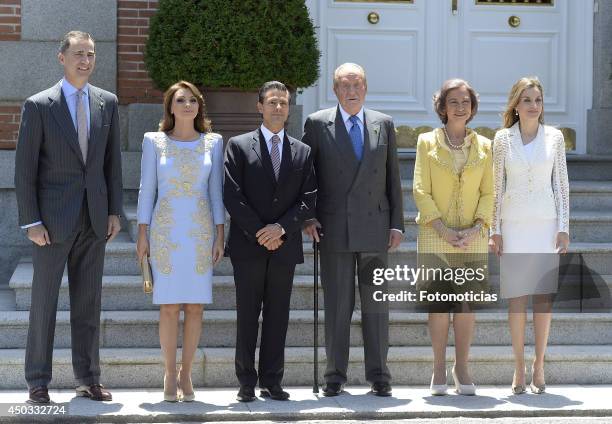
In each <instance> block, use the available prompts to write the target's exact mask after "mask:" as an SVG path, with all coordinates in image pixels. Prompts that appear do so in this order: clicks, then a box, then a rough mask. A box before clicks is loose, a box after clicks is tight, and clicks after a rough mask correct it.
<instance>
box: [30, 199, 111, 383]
mask: <svg viewBox="0 0 612 424" xmlns="http://www.w3.org/2000/svg"><path fill="white" fill-rule="evenodd" d="M105 244H106V241H105V239H103V238H98V237H97V236H96V234H95V233H94V231H93V228H92V226H91V221H90V219H89V213H88V210H87V200H86V198H85V200H84V201H83V205H82V207H81V212H80V214H79V220H78V222H75V228H74V230H73V231H72V233H71V235H70V237H68V238H67V239H66V240H65V241H63V242H61V243H54V242H53V239H52V240H51V244H50V245H47V246H42V247H41V246H38V245H35V246H34V252H33V255H32V262H33V266H34V277H33V280H32V303H31V307H30V324H29V329H28V340H27V346H26V359H25V378H26V381H27V383H28V386H29V387H30V388H32V387H36V386H46V385H48V384H49V382H50V381H51V377H52V368H51V364H52V361H53V339H54V336H55V317H56V313H57V300H58V296H59V289H60V285H61V281H62V275H63V273H64V268H65V267H66V265H68V284H69V295H70V329H71V344H72V367H73V370H74V376H75V378H76V379H77V381H78V382H79V384H86V385H90V384H95V383H99V378H100V361H99V339H100V306H101V300H100V298H101V291H102V272H103V268H104V248H105Z"/></svg>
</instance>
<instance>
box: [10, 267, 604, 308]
mask: <svg viewBox="0 0 612 424" xmlns="http://www.w3.org/2000/svg"><path fill="white" fill-rule="evenodd" d="M491 256H492V255H491ZM493 260H495V258H494V257H493ZM572 272H574V271H572ZM32 274H33V270H32V266H31V264H30V263H27V262H22V263H20V264H19V265H18V266H17V268H16V269H15V272H14V273H13V276H12V277H11V280H10V288H11V290H12V291H14V294H13V296H12V299H13V304H12V305H10V306H9V307H5V308H4V310H15V309H16V310H29V309H30V300H31V288H32ZM400 278H405V277H403V276H402V277H400ZM313 280H314V277H313V276H312V275H296V276H295V277H294V280H293V290H292V293H291V309H292V310H312V309H313V306H314V293H313V288H314V286H313ZM581 281H582V285H583V290H582V295H581V294H580V293H581V292H580V284H581V283H580V282H581ZM490 284H491V288H492V291H493V292H494V293H499V275H497V274H492V275H490ZM594 290H596V292H595V291H594ZM402 292H409V293H414V294H415V295H416V292H417V290H416V288H415V287H414V286H412V285H411V284H410V282H409V281H405V280H403V281H402V280H397V281H395V280H393V281H390V284H389V293H391V294H395V295H398V294H401V293H402ZM611 292H612V275H584V274H583V276H582V280H581V279H580V276H579V275H576V274H571V275H566V276H564V277H563V280H561V290H560V292H559V294H558V296H557V298H556V300H555V304H554V310H555V311H564V312H571V311H576V312H578V311H582V312H584V311H597V312H600V311H603V310H608V309H610V307H611V306H610V305H612V301H611V299H610V293H611ZM318 298H319V301H318V302H319V309H321V310H322V309H323V291H322V289H321V286H320V284H319V293H318ZM581 298H583V301H582V304H581V302H580V299H581ZM69 305H70V303H69V297H68V277H67V275H64V277H63V280H62V285H61V286H60V294H59V299H58V310H60V311H61V310H69ZM235 306H236V296H235V288H234V279H233V276H232V275H216V276H214V277H213V303H212V304H209V305H206V306H205V309H206V310H233V309H235ZM506 306H507V304H506V301H505V300H502V299H499V300H498V301H497V302H495V303H493V304H491V305H489V306H488V307H487V310H488V311H490V310H495V309H504V310H505V308H506ZM355 307H356V309H357V310H359V309H361V306H360V301H359V291H358V290H356V305H355ZM389 308H390V310H394V311H404V312H408V311H411V312H416V311H417V304H416V303H415V302H414V301H412V300H410V301H409V300H405V299H397V300H396V301H393V300H392V301H391V302H390V304H389ZM102 309H103V310H106V311H114V310H157V309H158V306H157V305H153V304H152V297H151V295H147V294H145V293H143V291H142V279H141V277H140V276H138V275H105V276H103V277H102ZM1 310H3V309H0V311H1Z"/></svg>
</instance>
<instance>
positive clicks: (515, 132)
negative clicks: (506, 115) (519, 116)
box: [509, 121, 529, 166]
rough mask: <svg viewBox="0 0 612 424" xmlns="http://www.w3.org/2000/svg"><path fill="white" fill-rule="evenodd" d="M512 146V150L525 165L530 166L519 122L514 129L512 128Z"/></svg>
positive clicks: (510, 132)
mask: <svg viewBox="0 0 612 424" xmlns="http://www.w3.org/2000/svg"><path fill="white" fill-rule="evenodd" d="M509 134H510V144H511V145H512V150H514V153H515V154H516V156H517V157H518V158H520V161H521V162H522V163H523V165H527V166H528V165H529V161H528V160H527V156H525V151H524V149H523V139H522V137H521V131H520V129H519V124H518V121H517V122H516V124H514V125H513V126H512V127H510V131H509Z"/></svg>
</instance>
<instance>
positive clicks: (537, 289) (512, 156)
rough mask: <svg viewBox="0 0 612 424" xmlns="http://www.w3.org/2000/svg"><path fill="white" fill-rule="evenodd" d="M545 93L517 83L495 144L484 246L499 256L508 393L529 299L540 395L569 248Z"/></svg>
mask: <svg viewBox="0 0 612 424" xmlns="http://www.w3.org/2000/svg"><path fill="white" fill-rule="evenodd" d="M543 94H544V92H543V89H542V85H541V83H540V81H539V80H538V79H537V78H531V77H525V78H521V79H520V80H518V81H517V82H516V83H515V84H514V86H513V87H512V89H511V91H510V95H509V97H508V104H507V106H506V110H505V112H504V114H503V121H504V122H503V126H504V128H503V129H502V130H500V131H498V132H497V134H496V135H495V140H494V142H493V169H494V176H495V210H494V216H493V226H492V228H491V234H492V235H491V239H490V245H491V247H492V249H493V251H494V252H495V253H496V254H497V255H498V256H500V258H501V259H500V285H501V297H502V298H505V299H508V302H509V311H508V321H509V324H510V333H511V337H512V349H513V352H514V360H515V369H514V377H513V380H512V391H513V393H515V394H520V393H523V392H524V391H525V358H524V345H525V325H526V321H527V314H526V310H527V304H528V302H529V296H532V303H533V323H534V334H535V358H534V361H533V364H532V382H531V384H530V388H531V391H532V392H533V393H542V392H544V390H545V383H544V353H545V351H546V345H547V343H548V332H549V329H550V321H551V315H552V313H551V311H552V298H553V294H554V293H556V291H557V286H558V282H557V279H558V277H557V275H558V265H559V256H558V253H566V252H567V248H568V246H569V184H568V178H567V164H566V160H565V143H564V140H563V134H562V133H561V131H559V130H557V129H555V128H553V127H550V126H547V125H544V106H543Z"/></svg>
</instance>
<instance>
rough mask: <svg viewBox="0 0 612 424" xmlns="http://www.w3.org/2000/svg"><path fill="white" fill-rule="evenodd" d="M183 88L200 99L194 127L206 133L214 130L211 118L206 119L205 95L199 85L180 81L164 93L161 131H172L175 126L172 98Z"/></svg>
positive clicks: (160, 123)
mask: <svg viewBox="0 0 612 424" xmlns="http://www.w3.org/2000/svg"><path fill="white" fill-rule="evenodd" d="M181 88H184V89H186V90H189V91H191V92H192V93H193V95H194V97H195V98H196V99H197V101H198V106H199V107H198V114H197V115H196V117H195V118H194V119H193V127H194V128H195V130H196V131H198V132H201V133H205V132H209V131H212V126H211V124H210V120H209V119H206V108H205V104H204V96H202V93H201V92H200V90H198V87H196V86H195V85H193V84H192V83H190V82H188V81H179V82H177V83H176V84H173V85H171V86H170V88H168V89H167V90H166V91H165V93H164V117H163V118H162V120H161V121H160V122H159V131H164V132H167V131H170V130H171V129H173V128H174V115H173V114H172V99H173V98H174V94H175V93H176V92H177V91H179V90H180V89H181Z"/></svg>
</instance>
